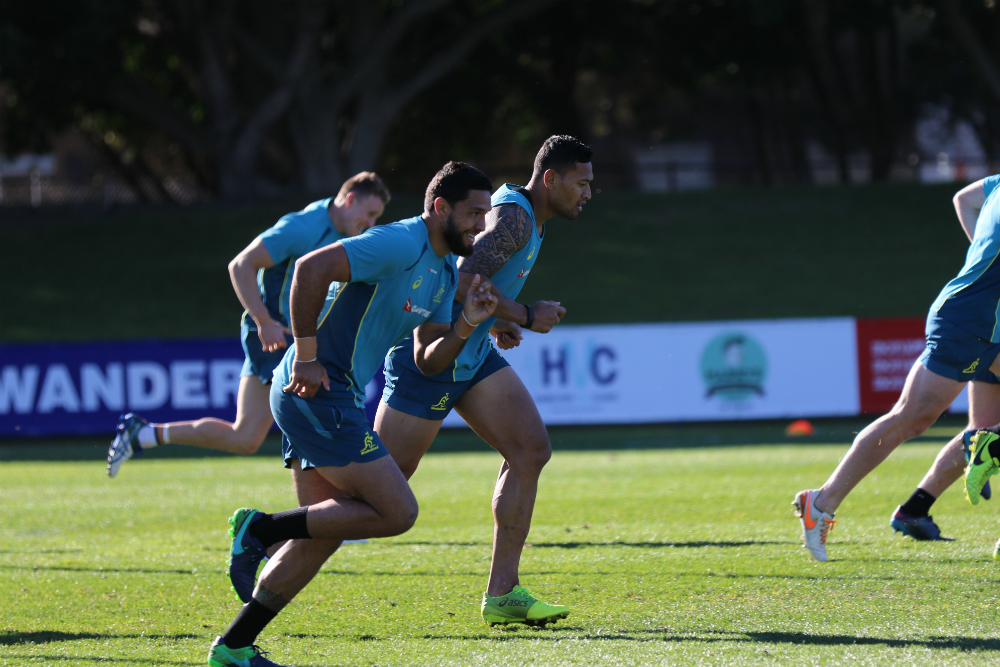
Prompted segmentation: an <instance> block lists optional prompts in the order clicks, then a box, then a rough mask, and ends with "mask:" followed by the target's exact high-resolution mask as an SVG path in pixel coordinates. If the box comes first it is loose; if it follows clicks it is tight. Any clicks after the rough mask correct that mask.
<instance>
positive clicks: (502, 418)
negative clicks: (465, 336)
mask: <svg viewBox="0 0 1000 667" xmlns="http://www.w3.org/2000/svg"><path fill="white" fill-rule="evenodd" d="M592 155H593V153H592V151H591V150H590V148H589V147H587V146H586V145H584V144H583V143H582V142H580V141H579V140H577V139H575V138H573V137H569V136H553V137H549V138H548V139H547V140H546V141H545V143H544V144H542V148H541V149H540V150H539V151H538V155H537V156H536V157H535V165H534V171H533V173H532V176H531V181H530V182H529V183H528V185H527V186H525V187H521V186H518V185H510V184H505V185H504V186H502V187H501V188H500V189H499V190H497V191H496V192H495V193H494V194H493V198H492V204H493V209H492V210H491V211H490V214H489V216H488V218H487V224H486V231H485V232H484V233H483V234H480V235H479V236H478V237H477V238H476V244H475V250H474V252H473V253H472V256H471V257H468V258H462V259H461V260H459V263H458V270H459V284H458V291H457V293H456V299H463V298H464V296H465V294H466V293H467V291H468V290H469V289H471V287H472V285H473V284H474V282H473V277H474V276H476V275H480V276H484V277H488V278H490V281H491V282H492V284H493V287H492V291H493V295H494V296H495V297H496V298H497V299H499V305H497V308H496V312H495V313H494V318H499V319H500V320H506V321H507V323H503V322H499V323H498V322H496V320H495V319H492V318H491V319H490V320H489V323H490V324H491V325H493V326H494V333H496V334H498V340H499V341H500V342H501V347H508V346H511V345H516V344H517V341H518V340H519V338H520V332H521V329H520V327H522V326H523V327H526V328H528V329H531V330H532V331H536V332H538V333H546V332H548V331H549V330H551V329H552V327H553V326H555V325H556V324H558V323H559V320H560V318H562V317H563V316H564V315H565V314H566V309H565V308H563V307H562V306H561V305H560V304H559V302H556V301H539V302H538V303H536V304H534V305H531V306H529V305H522V304H519V303H517V302H515V301H514V299H516V298H517V295H518V294H519V293H520V291H521V287H522V286H523V285H524V281H525V280H526V279H527V277H528V273H529V272H530V271H531V268H532V266H533V265H534V263H535V260H537V259H538V253H539V250H540V249H541V245H542V239H543V238H544V235H545V221H546V220H548V219H549V218H552V217H553V216H559V217H561V218H565V219H567V220H575V219H576V217H577V216H578V215H579V214H580V211H581V210H583V206H584V204H585V203H586V202H587V200H589V199H590V182H591V180H593V178H594V172H593V167H592V165H591V157H592ZM454 308H455V311H454V312H455V313H456V315H455V317H457V313H458V312H459V311H460V310H461V308H462V304H461V303H459V302H456V303H455V304H454ZM510 323H513V324H510ZM487 329H488V327H484V326H481V327H479V329H477V330H476V332H475V333H473V334H472V337H471V338H470V339H469V342H468V343H467V344H466V346H465V349H464V350H463V351H462V353H461V354H460V355H459V356H458V358H457V359H456V360H455V362H454V363H453V364H451V365H450V366H449V367H448V369H447V370H446V371H445V372H443V373H438V374H433V373H427V372H426V371H425V370H423V369H421V368H419V367H418V366H417V365H415V364H414V361H413V358H414V357H413V352H414V349H416V344H417V343H418V342H419V341H416V340H415V339H414V338H412V337H411V338H407V339H406V340H405V341H403V342H402V343H400V344H399V345H398V346H396V347H395V348H393V349H392V350H391V351H390V352H389V354H388V356H387V357H386V360H385V378H386V385H385V391H384V393H383V394H382V402H381V403H380V404H379V409H378V414H377V416H376V417H375V430H376V431H377V432H378V434H379V437H380V438H382V442H384V443H385V445H386V447H388V448H389V452H390V453H391V454H392V456H393V458H394V459H396V462H397V463H398V464H399V467H400V469H401V470H402V471H403V474H404V475H406V477H407V478H409V477H410V476H411V475H413V473H414V472H415V471H416V469H417V464H418V463H419V462H420V459H421V457H423V455H424V454H425V453H426V452H427V450H428V449H429V448H430V446H431V443H432V442H433V441H434V437H435V436H436V435H437V433H438V430H439V429H440V428H441V422H442V420H443V419H444V418H445V416H446V415H447V414H448V412H450V411H451V409H452V408H454V409H456V410H457V411H458V414H459V415H461V416H462V418H463V419H464V420H465V421H466V422H467V423H468V424H469V426H471V427H472V429H473V430H474V431H475V432H476V433H477V434H479V435H480V436H481V437H482V438H483V439H484V440H485V441H486V442H487V443H488V444H489V445H490V446H491V447H493V448H494V449H496V450H497V451H498V452H500V454H501V455H502V456H503V458H504V462H503V465H502V466H501V467H500V474H499V476H498V478H497V482H496V488H495V490H494V494H493V518H494V522H495V530H494V538H493V558H492V563H491V565H490V575H489V581H488V583H487V586H486V592H485V593H484V594H483V599H482V606H481V610H482V615H483V620H484V621H486V622H487V623H489V624H490V625H494V624H498V623H499V624H507V623H526V624H530V625H544V624H546V623H549V622H555V621H557V620H558V619H561V618H566V616H567V615H568V614H569V607H564V606H561V605H552V604H547V603H545V602H542V601H541V600H538V599H537V598H536V597H535V595H534V594H532V593H531V592H530V591H528V590H527V589H526V588H524V587H522V586H521V585H520V580H519V577H518V566H519V563H520V560H521V550H522V549H523V548H524V541H525V539H526V538H527V536H528V529H529V528H530V527H531V514H532V511H533V509H534V505H535V494H536V491H537V489H538V477H539V475H540V474H541V472H542V467H543V466H544V465H545V464H546V463H547V462H548V460H549V458H550V457H551V455H552V446H551V444H550V443H549V438H548V434H547V432H546V430H545V424H543V423H542V418H541V416H540V415H539V414H538V409H537V408H536V407H535V403H534V401H533V400H532V398H531V395H530V394H529V393H528V390H527V389H525V387H524V384H523V383H522V382H521V379H520V378H519V377H518V376H517V373H515V372H514V369H512V368H511V367H510V365H509V364H508V363H507V362H506V361H505V360H504V359H503V357H501V356H500V354H499V353H498V352H497V351H496V349H494V347H493V345H492V344H491V343H490V337H489V335H488V334H487ZM505 338H506V339H507V341H508V342H507V343H506V344H505V343H503V339H505Z"/></svg>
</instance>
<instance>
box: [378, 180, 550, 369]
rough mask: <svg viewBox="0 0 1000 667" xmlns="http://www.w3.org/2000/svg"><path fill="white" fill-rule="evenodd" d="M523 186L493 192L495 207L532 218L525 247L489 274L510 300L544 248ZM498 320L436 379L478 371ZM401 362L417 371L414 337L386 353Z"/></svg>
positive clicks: (458, 308) (456, 312)
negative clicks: (516, 209)
mask: <svg viewBox="0 0 1000 667" xmlns="http://www.w3.org/2000/svg"><path fill="white" fill-rule="evenodd" d="M522 190H524V188H522V187H521V186H518V185H511V184H510V183H504V184H503V185H502V186H500V188H499V189H498V190H497V191H496V192H494V193H493V197H492V198H491V202H490V203H491V204H492V205H493V206H494V207H496V206H500V205H502V204H516V205H517V206H520V207H521V208H523V209H524V210H525V211H526V212H527V213H528V215H529V216H530V217H531V238H530V239H529V240H528V242H527V243H526V244H525V245H524V247H523V248H521V249H520V250H518V251H517V252H515V253H514V254H513V255H511V257H510V259H509V260H508V261H507V263H506V264H504V265H503V266H502V267H501V268H500V270H499V271H497V272H496V273H494V274H493V276H491V277H490V280H491V281H492V282H493V284H494V285H496V286H497V288H499V290H500V292H501V293H502V294H503V295H504V296H505V297H507V298H508V299H516V298H517V295H518V294H520V293H521V288H522V287H524V281H525V280H527V279H528V274H529V273H530V272H531V267H533V266H534V265H535V260H537V259H538V252H539V250H540V249H541V247H542V236H541V235H539V234H538V223H537V221H536V220H535V209H534V207H533V206H532V205H531V201H530V200H529V199H528V198H527V197H526V196H525V195H524V193H523V192H522ZM462 307H463V306H462V303H461V302H458V301H456V302H455V304H454V306H453V312H452V318H451V319H452V321H455V320H456V319H458V318H459V317H460V316H461V315H460V313H461V312H462ZM494 322H496V318H495V317H490V318H489V319H487V320H486V321H485V322H483V323H482V324H480V325H479V326H478V327H477V328H476V330H475V332H473V334H472V335H471V336H469V340H468V341H466V343H465V347H464V348H462V351H461V353H459V355H458V358H457V359H455V363H454V364H452V366H451V368H449V369H447V370H445V371H444V372H442V373H438V374H437V375H434V376H432V377H433V379H435V380H440V381H442V382H462V381H465V380H470V379H472V377H473V376H474V375H475V374H476V372H477V371H479V368H480V366H482V365H483V362H485V361H486V355H487V354H489V351H490V347H492V345H493V341H492V340H491V339H490V333H489V331H490V327H491V326H493V323H494ZM389 363H392V364H402V365H404V366H407V367H408V368H410V369H412V370H417V365H416V362H415V361H414V360H413V337H412V336H410V337H408V338H406V339H405V340H404V341H403V342H401V343H400V344H399V345H397V346H396V347H394V348H393V349H391V350H389V354H388V355H387V356H386V364H387V365H388V364H389Z"/></svg>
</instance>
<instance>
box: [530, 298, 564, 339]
mask: <svg viewBox="0 0 1000 667" xmlns="http://www.w3.org/2000/svg"><path fill="white" fill-rule="evenodd" d="M531 309H532V310H533V311H534V315H535V321H534V323H532V325H531V330H532V331H534V332H537V333H548V332H550V331H552V327H554V326H555V325H557V324H559V320H561V319H562V318H563V317H565V316H566V309H565V308H563V307H562V306H560V305H559V302H558V301H539V302H538V303H536V304H535V305H533V306H532V307H531Z"/></svg>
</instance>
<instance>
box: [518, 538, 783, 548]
mask: <svg viewBox="0 0 1000 667" xmlns="http://www.w3.org/2000/svg"><path fill="white" fill-rule="evenodd" d="M773 544H795V542H791V541H780V542H773V541H770V542H769V541H766V540H746V541H743V542H706V541H693V542H532V543H531V546H532V547H534V548H536V549H539V548H542V549H544V548H548V549H579V548H581V547H640V548H655V547H676V548H682V549H683V548H693V549H699V548H701V547H720V548H723V549H725V548H732V547H753V546H760V545H773ZM525 546H528V545H527V544H526V545H525Z"/></svg>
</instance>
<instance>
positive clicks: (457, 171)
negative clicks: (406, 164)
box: [424, 162, 493, 213]
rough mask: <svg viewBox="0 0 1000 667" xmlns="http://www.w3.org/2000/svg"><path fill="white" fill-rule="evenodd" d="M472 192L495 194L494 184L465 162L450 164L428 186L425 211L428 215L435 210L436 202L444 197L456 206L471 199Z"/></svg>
mask: <svg viewBox="0 0 1000 667" xmlns="http://www.w3.org/2000/svg"><path fill="white" fill-rule="evenodd" d="M470 190H486V191H487V192H493V184H492V183H490V179H488V178H486V174H484V173H483V172H481V171H479V170H478V169H476V168H475V167H473V166H472V165H471V164H466V163H464V162H449V163H448V164H446V165H445V166H443V167H441V169H440V170H439V171H438V173H436V174H434V178H432V179H431V182H430V183H429V184H428V185H427V191H426V192H425V193H424V210H425V211H427V212H428V213H429V212H431V211H433V210H434V200H435V199H437V198H438V197H444V200H445V201H446V202H448V203H449V204H451V205H452V206H454V205H455V204H457V203H458V202H460V201H462V200H464V199H468V198H469V191H470Z"/></svg>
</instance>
